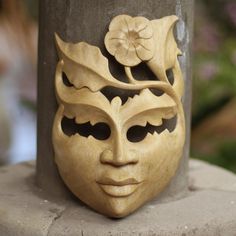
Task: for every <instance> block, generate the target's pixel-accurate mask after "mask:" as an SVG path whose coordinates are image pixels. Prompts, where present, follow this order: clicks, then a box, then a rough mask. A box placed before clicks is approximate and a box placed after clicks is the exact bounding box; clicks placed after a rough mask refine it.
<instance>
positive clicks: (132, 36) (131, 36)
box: [127, 31, 139, 44]
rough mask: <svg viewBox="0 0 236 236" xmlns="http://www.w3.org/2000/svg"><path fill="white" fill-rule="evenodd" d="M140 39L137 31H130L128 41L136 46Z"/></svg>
mask: <svg viewBox="0 0 236 236" xmlns="http://www.w3.org/2000/svg"><path fill="white" fill-rule="evenodd" d="M138 37H139V35H138V33H137V32H136V31H129V32H128V34H127V39H128V41H129V42H130V43H132V44H134V43H135V41H136V39H137V38H138Z"/></svg>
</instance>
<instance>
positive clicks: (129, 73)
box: [125, 66, 136, 84]
mask: <svg viewBox="0 0 236 236" xmlns="http://www.w3.org/2000/svg"><path fill="white" fill-rule="evenodd" d="M125 74H126V76H127V78H128V80H129V82H130V83H131V84H135V83H136V80H135V78H134V77H133V75H132V72H131V68H130V67H129V66H125Z"/></svg>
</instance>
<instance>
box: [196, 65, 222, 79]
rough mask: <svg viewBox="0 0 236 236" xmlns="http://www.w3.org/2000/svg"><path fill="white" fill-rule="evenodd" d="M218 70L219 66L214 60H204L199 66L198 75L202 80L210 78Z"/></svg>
mask: <svg viewBox="0 0 236 236" xmlns="http://www.w3.org/2000/svg"><path fill="white" fill-rule="evenodd" d="M218 72H219V68H218V66H217V64H216V63H215V62H211V61H208V62H205V63H203V64H201V65H200V67H199V72H198V74H199V77H200V79H203V80H211V79H213V78H214V76H215V75H216V74H217V73H218Z"/></svg>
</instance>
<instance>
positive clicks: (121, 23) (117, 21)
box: [109, 15, 132, 32]
mask: <svg viewBox="0 0 236 236" xmlns="http://www.w3.org/2000/svg"><path fill="white" fill-rule="evenodd" d="M130 19H132V17H131V16H128V15H119V16H116V17H115V18H113V19H112V21H111V23H110V25H109V30H110V31H113V30H122V31H123V32H127V31H128V28H127V22H129V21H130Z"/></svg>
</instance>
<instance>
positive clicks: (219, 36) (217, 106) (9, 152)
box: [0, 0, 236, 173]
mask: <svg viewBox="0 0 236 236" xmlns="http://www.w3.org/2000/svg"><path fill="white" fill-rule="evenodd" d="M195 2H196V6H195V32H194V44H193V50H194V63H193V102H192V141H191V142H192V143H191V156H192V157H193V158H198V159H202V160H205V161H208V162H210V163H213V164H216V165H220V166H222V167H224V168H227V169H229V170H231V171H233V172H235V173H236V1H235V0H197V1H195ZM37 10H38V0H0V130H1V132H0V165H3V164H8V163H17V162H20V161H25V160H29V159H34V158H35V153H36V72H37V30H38V27H37V19H38V11H37Z"/></svg>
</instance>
